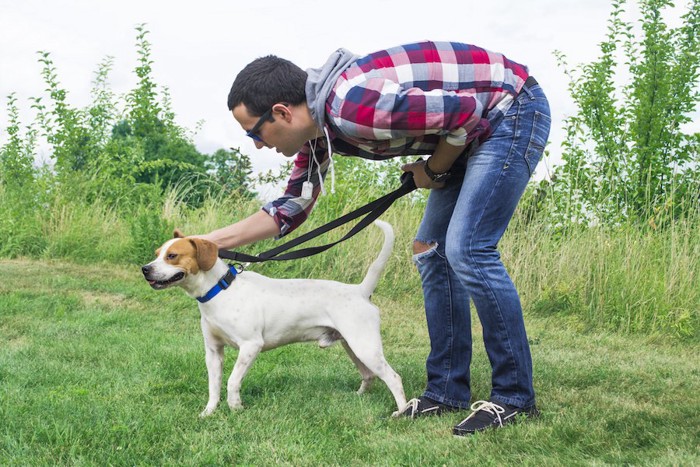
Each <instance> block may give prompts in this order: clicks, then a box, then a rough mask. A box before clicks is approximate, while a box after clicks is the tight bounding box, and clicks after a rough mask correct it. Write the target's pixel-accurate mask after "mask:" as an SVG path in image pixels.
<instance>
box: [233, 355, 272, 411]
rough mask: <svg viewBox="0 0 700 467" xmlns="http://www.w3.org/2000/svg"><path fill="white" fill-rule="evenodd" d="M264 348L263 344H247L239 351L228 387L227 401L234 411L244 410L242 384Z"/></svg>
mask: <svg viewBox="0 0 700 467" xmlns="http://www.w3.org/2000/svg"><path fill="white" fill-rule="evenodd" d="M262 347H263V346H262V343H258V342H246V343H245V344H242V345H241V346H240V348H239V349H238V358H237V359H236V364H235V365H234V366H233V371H232V372H231V376H230V377H229V379H228V384H227V386H226V389H227V391H228V395H227V398H226V401H227V402H228V406H229V407H230V408H231V409H232V410H235V409H242V408H243V403H242V402H241V383H242V382H243V378H244V377H245V375H246V373H248V370H249V369H250V367H251V365H252V364H253V362H254V361H255V358H256V357H257V356H258V354H259V353H260V351H261V350H262Z"/></svg>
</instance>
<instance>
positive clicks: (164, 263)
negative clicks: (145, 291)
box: [141, 230, 219, 289]
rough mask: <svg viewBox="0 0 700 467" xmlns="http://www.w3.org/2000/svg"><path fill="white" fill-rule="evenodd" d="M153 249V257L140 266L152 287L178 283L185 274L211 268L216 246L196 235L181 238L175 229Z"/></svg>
mask: <svg viewBox="0 0 700 467" xmlns="http://www.w3.org/2000/svg"><path fill="white" fill-rule="evenodd" d="M174 237H175V238H173V239H171V240H168V241H167V242H165V243H164V244H163V246H161V247H160V248H158V249H157V250H156V259H155V260H153V261H151V262H150V263H148V264H147V265H145V266H143V267H142V268H141V271H142V272H143V277H144V278H145V279H146V280H147V281H148V283H149V284H150V285H151V287H153V288H154V289H165V288H167V287H170V286H173V285H179V284H181V283H182V282H183V281H184V280H186V279H187V277H188V276H191V275H195V274H197V273H199V271H208V270H210V269H211V268H213V267H214V263H216V259H217V257H218V252H219V249H218V248H217V246H216V244H214V243H212V242H210V241H207V240H203V239H200V238H187V237H183V235H182V234H181V233H180V231H179V230H176V231H175V232H174Z"/></svg>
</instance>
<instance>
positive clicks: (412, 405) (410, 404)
mask: <svg viewBox="0 0 700 467" xmlns="http://www.w3.org/2000/svg"><path fill="white" fill-rule="evenodd" d="M419 403H420V399H411V400H410V401H408V402H406V405H405V406H404V408H403V409H402V410H401V414H402V415H403V414H405V413H406V412H407V411H408V410H409V409H411V418H413V417H414V416H415V415H416V410H418V404H419Z"/></svg>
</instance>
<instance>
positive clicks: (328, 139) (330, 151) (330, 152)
mask: <svg viewBox="0 0 700 467" xmlns="http://www.w3.org/2000/svg"><path fill="white" fill-rule="evenodd" d="M323 133H325V135H326V144H328V148H327V149H328V163H329V164H330V167H329V168H330V170H331V193H332V194H335V165H333V148H332V147H331V137H330V136H329V135H328V128H326V127H325V126H324V127H323ZM319 176H320V174H319Z"/></svg>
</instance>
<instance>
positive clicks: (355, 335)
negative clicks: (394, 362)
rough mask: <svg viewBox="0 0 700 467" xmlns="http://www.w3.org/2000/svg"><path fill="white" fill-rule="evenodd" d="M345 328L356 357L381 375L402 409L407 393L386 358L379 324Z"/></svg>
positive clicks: (344, 331)
mask: <svg viewBox="0 0 700 467" xmlns="http://www.w3.org/2000/svg"><path fill="white" fill-rule="evenodd" d="M350 329H352V328H347V327H346V328H345V329H344V330H342V331H341V333H342V334H343V337H344V338H345V342H346V343H347V345H348V347H350V349H351V350H352V352H353V354H354V355H355V357H356V358H357V359H358V360H359V361H360V362H361V363H362V364H363V365H364V366H365V367H366V368H367V369H368V370H369V371H370V372H371V373H373V374H375V375H376V376H378V377H379V379H381V380H382V381H384V383H385V384H386V385H387V387H388V388H389V390H390V391H391V394H392V395H393V396H394V400H396V406H397V407H398V409H397V411H396V412H394V415H396V414H397V413H398V411H400V410H402V409H403V408H404V406H405V405H406V395H405V394H404V391H403V383H402V382H401V377H400V376H399V375H398V374H397V373H396V372H395V371H394V369H393V368H391V366H390V365H389V363H387V361H386V359H385V358H384V352H383V350H382V338H381V335H380V334H379V324H378V323H377V326H376V327H375V328H374V329H371V330H368V329H367V328H365V329H362V330H360V332H358V329H354V330H352V331H351V330H350Z"/></svg>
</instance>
